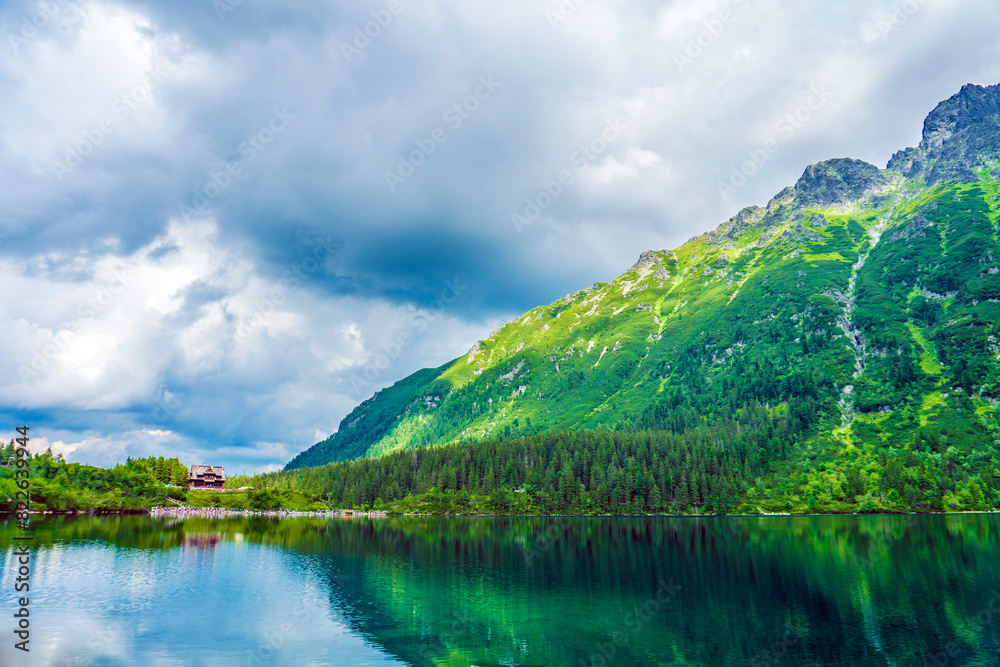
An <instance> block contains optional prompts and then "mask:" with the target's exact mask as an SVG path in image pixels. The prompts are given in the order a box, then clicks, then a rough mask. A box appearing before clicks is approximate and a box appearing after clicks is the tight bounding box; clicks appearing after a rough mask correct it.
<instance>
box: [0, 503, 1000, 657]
mask: <svg viewBox="0 0 1000 667" xmlns="http://www.w3.org/2000/svg"><path fill="white" fill-rule="evenodd" d="M998 528H1000V517H996V516H992V515H963V516H923V517H916V516H896V517H879V516H876V517H762V518H735V517H734V518H711V519H695V518H656V519H622V518H606V519H605V518H563V519H559V518H554V519H542V518H399V519H397V518H389V519H375V520H369V519H355V520H353V521H349V522H348V521H339V520H325V519H305V518H302V519H287V520H269V519H259V518H241V519H224V520H206V519H188V520H186V521H176V520H169V521H158V520H154V519H149V518H145V517H120V518H110V517H105V518H79V519H71V520H66V519H52V520H46V521H43V522H39V523H37V524H36V530H35V536H36V542H37V543H39V544H41V545H43V546H42V548H41V549H40V550H39V553H38V558H37V564H36V573H37V576H38V579H37V580H36V581H37V582H38V589H37V590H39V591H42V592H41V593H40V594H39V595H40V596H42V597H41V598H40V599H38V604H37V609H38V610H39V611H38V618H37V619H36V621H37V623H38V625H35V626H33V629H34V630H35V632H36V633H37V634H33V638H35V637H37V639H38V640H39V642H40V643H42V642H45V641H48V642H49V644H48V645H49V646H50V647H51V649H50V650H51V652H52V655H54V656H75V655H83V656H85V657H86V659H91V658H93V657H94V656H96V655H98V654H96V653H94V654H93V655H91V654H88V653H86V651H84V652H83V653H82V654H81V653H79V650H80V649H79V648H78V647H77V646H76V645H75V644H74V642H83V644H82V646H84V647H87V646H88V645H89V644H88V642H90V641H92V640H91V639H90V638H92V637H94V636H100V635H101V628H100V627H89V629H87V630H85V631H84V632H82V633H80V634H79V635H78V636H70V634H71V633H69V632H68V631H66V630H65V627H66V626H65V625H64V623H65V619H64V618H62V620H60V617H65V616H67V615H68V614H74V615H79V616H83V617H89V618H93V619H95V622H97V623H98V625H100V624H101V623H104V624H107V623H118V624H120V625H121V628H122V630H121V633H120V635H121V636H118V637H116V638H115V641H114V642H110V641H109V642H107V644H108V646H107V647H106V648H104V647H99V648H102V650H104V651H105V652H106V653H105V654H106V655H108V656H118V657H120V658H121V659H123V660H125V661H126V663H127V664H133V662H134V661H136V660H138V659H140V658H141V660H142V662H144V663H148V664H151V665H157V664H206V665H210V664H254V661H258V662H259V663H260V664H379V663H382V664H385V663H391V662H394V661H395V662H404V663H407V664H415V665H422V666H423V665H427V666H430V665H444V664H447V665H471V664H476V665H548V664H555V665H611V664H615V665H619V664H621V665H629V664H650V665H668V664H689V665H690V664H695V665H698V664H701V665H730V664H755V665H776V664H787V665H829V664H833V665H889V664H892V665H911V664H912V665H924V664H925V663H926V664H947V665H965V664H968V665H974V664H981V665H993V664H1000V592H998V589H1000V563H998V561H1000V559H998V558H997V556H998V554H1000V549H998V547H1000V543H998V533H997V531H998ZM10 536H11V533H10V527H9V525H8V526H7V528H5V529H4V531H3V532H0V540H3V541H2V542H0V546H2V547H3V548H4V550H5V552H6V551H7V547H8V545H9V544H10ZM7 570H8V568H5V569H4V575H3V576H4V581H3V583H2V587H3V588H2V591H3V592H2V594H0V596H6V597H5V598H4V599H5V601H7V600H9V599H10V596H11V595H12V594H11V591H12V589H13V587H12V584H11V582H10V575H9V573H8V571H7ZM85 572H87V573H92V574H82V573H85ZM304 602H305V603H308V604H305V605H304ZM32 604H35V600H34V599H33V603H32ZM991 605H992V606H991ZM126 609H128V610H131V613H130V615H125V614H124V610H126ZM43 610H44V611H43ZM46 619H48V620H46ZM57 628H60V629H58V630H57ZM282 628H284V629H282ZM50 633H51V634H50ZM269 633H271V634H270V635H269ZM274 633H277V634H274ZM262 646H263V647H264V649H265V650H264V651H263V652H261V650H260V649H261V647H262ZM92 648H93V647H92ZM0 650H6V649H0ZM74 650H77V651H78V653H76V654H74V653H73V651H74ZM95 650H96V649H95ZM60 651H61V652H60ZM200 651H208V653H206V654H205V655H204V656H202V654H201V653H200ZM213 652H214V653H213ZM105 654H101V655H105ZM4 655H6V654H3V653H0V657H2V656H4ZM234 656H236V657H234ZM175 658H176V659H179V662H177V660H175ZM209 658H211V659H209ZM60 659H62V658H60ZM234 659H236V660H239V661H240V662H238V663H234V662H232V660H234ZM171 660H173V661H171ZM215 660H222V662H217V661H215ZM227 661H228V662H227ZM935 661H937V662H935ZM942 661H943V662H942ZM38 664H42V663H38ZM44 664H49V663H48V662H46V663H44ZM56 664H59V663H58V662H57V663H56ZM69 664H73V663H69ZM81 664H91V663H86V662H84V663H81ZM93 664H97V663H93ZM102 664H112V663H102ZM123 664H125V663H123Z"/></svg>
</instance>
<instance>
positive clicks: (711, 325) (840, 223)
mask: <svg viewBox="0 0 1000 667" xmlns="http://www.w3.org/2000/svg"><path fill="white" fill-rule="evenodd" d="M998 127H1000V86H990V87H982V86H973V85H971V84H970V85H969V86H965V87H963V88H962V90H961V91H960V92H959V93H958V94H956V95H955V96H953V97H952V98H949V100H946V101H944V102H942V103H941V104H939V105H937V107H935V109H934V110H933V111H932V112H931V114H930V115H928V117H927V120H925V123H924V130H923V137H922V140H921V142H920V144H919V145H918V146H916V147H913V148H908V149H905V150H903V151H900V152H898V153H896V154H895V155H894V156H893V158H892V159H891V160H890V161H889V164H888V167H887V169H879V168H878V167H876V166H875V165H871V164H869V163H867V162H864V161H861V160H856V159H852V158H834V159H831V160H825V161H822V162H819V163H816V164H814V165H809V166H808V167H806V168H805V170H804V171H803V173H802V176H800V178H799V179H798V180H797V181H796V183H795V184H794V185H792V186H789V187H787V188H785V189H784V190H782V191H781V192H779V193H778V194H776V195H775V196H774V197H773V198H772V199H771V200H770V201H769V202H768V203H767V204H766V205H765V206H749V207H746V208H744V209H743V210H741V211H739V212H738V213H737V214H736V215H734V216H732V217H731V218H730V219H729V220H727V221H725V222H724V223H722V224H721V225H720V226H719V227H717V228H716V229H714V230H711V231H709V232H706V233H704V234H701V235H699V236H695V237H693V238H691V239H689V240H688V241H687V242H685V243H684V244H682V245H681V246H680V247H678V248H676V249H673V250H650V251H646V252H643V253H642V254H641V255H640V258H639V261H638V262H636V263H635V264H634V265H633V266H632V267H630V268H629V269H628V270H627V271H626V272H625V273H623V274H622V275H620V276H618V277H617V278H615V279H614V280H612V281H609V282H607V283H596V284H595V285H593V286H591V287H588V288H584V289H582V290H579V291H577V292H574V293H571V294H569V295H566V296H565V297H563V298H562V299H558V300H556V301H555V302H553V303H552V304H548V305H544V306H539V307H537V308H534V309H532V310H530V311H528V312H527V313H525V314H523V315H521V316H520V317H518V318H516V319H515V320H513V321H512V322H510V323H507V324H506V325H504V326H503V327H501V328H500V329H499V330H497V331H495V332H493V333H492V334H491V335H490V336H488V337H487V338H486V339H485V340H482V341H478V342H477V343H476V344H475V345H473V347H472V348H471V349H470V350H469V352H468V353H467V354H465V355H463V356H462V357H459V358H458V359H456V360H454V361H452V362H449V363H448V364H445V365H443V366H441V367H440V368H439V369H434V370H433V371H431V370H427V369H425V371H421V372H420V373H421V374H422V375H420V374H415V375H414V376H410V377H409V378H405V379H404V380H402V381H400V382H399V383H397V384H396V385H393V386H392V387H388V388H386V389H385V390H383V391H382V392H380V394H379V395H378V396H377V397H373V398H372V399H369V400H368V401H366V402H365V403H363V404H362V405H361V406H359V407H358V408H357V409H356V410H355V411H353V412H352V413H351V414H350V415H348V417H347V418H345V419H344V420H343V422H341V426H340V428H339V429H338V431H337V433H335V434H333V435H332V436H331V437H330V438H328V439H327V440H324V441H323V442H321V443H317V445H315V446H314V447H312V448H310V449H308V450H306V451H305V452H303V453H301V454H299V455H298V456H297V457H296V458H295V459H293V460H292V461H291V462H290V463H289V464H288V466H287V467H286V469H287V470H293V469H296V468H300V467H304V466H316V465H323V464H326V463H329V462H331V461H337V460H344V459H350V458H357V457H374V456H380V455H382V454H386V453H389V452H393V451H397V450H401V449H409V448H413V447H423V446H427V445H438V444H445V443H449V442H461V441H469V442H474V441H477V440H481V439H485V438H497V437H500V438H503V437H510V438H514V437H527V436H531V435H534V434H538V433H545V432H553V431H558V430H561V429H569V430H594V429H634V428H653V429H665V430H668V431H672V432H677V433H681V432H685V430H687V429H691V428H699V427H704V426H711V424H715V423H723V422H725V423H730V422H731V421H732V420H733V419H735V416H737V415H740V414H744V413H746V414H751V413H754V411H755V410H757V409H758V407H755V406H759V409H763V410H765V411H767V413H768V414H772V415H774V416H775V417H781V418H783V419H788V418H794V421H795V422H796V423H797V424H798V425H799V426H798V428H800V429H801V432H802V433H803V434H805V435H803V437H802V440H801V442H800V443H798V444H797V445H796V447H795V450H794V451H791V452H783V453H782V455H783V456H786V457H788V463H787V465H788V466H791V468H794V470H795V473H794V475H791V474H790V475H789V476H788V480H792V479H795V480H798V482H795V483H796V484H799V486H795V487H794V488H791V490H789V489H785V486H787V485H788V484H792V482H791V481H787V480H784V479H782V480H778V481H775V482H773V483H771V484H770V485H768V484H763V485H762V487H761V488H755V489H750V490H747V489H744V490H743V491H744V493H746V494H748V495H747V497H748V498H752V497H755V496H754V495H753V494H758V495H760V494H763V495H765V496H766V495H767V494H769V493H786V494H787V495H789V497H799V496H800V495H801V494H802V493H803V491H802V489H803V488H808V487H809V485H818V487H817V488H820V487H822V489H823V490H822V491H819V490H817V491H815V492H810V493H813V494H814V496H813V497H819V495H818V494H820V493H823V494H831V497H834V496H836V494H838V493H846V491H844V489H847V488H852V489H854V490H855V491H858V493H853V494H847V496H845V497H848V496H849V499H848V500H847V501H844V502H854V501H853V500H850V498H855V497H858V498H860V497H865V498H867V497H869V496H870V494H871V493H873V492H874V491H873V489H876V490H878V491H879V492H881V493H882V494H883V498H884V496H885V494H886V493H889V492H890V491H894V492H895V493H896V495H897V496H899V497H902V496H903V495H905V494H906V493H910V491H909V489H911V488H917V487H919V486H920V484H921V483H922V482H920V480H919V479H917V478H914V479H906V480H905V483H904V482H903V481H900V482H899V484H897V485H896V486H889V487H886V486H884V482H883V481H879V479H877V478H878V476H879V473H878V472H876V470H875V469H874V468H871V467H870V466H871V465H875V464H874V463H873V462H878V465H885V464H886V461H888V462H889V463H891V461H892V460H894V458H893V457H895V458H898V459H900V460H905V461H907V462H908V464H910V465H912V466H913V468H914V470H917V469H918V466H923V468H921V470H924V471H925V472H926V471H927V470H931V469H933V470H940V466H942V465H944V464H942V463H941V461H939V460H937V459H935V458H934V457H935V456H936V457H939V458H940V457H942V456H943V457H945V458H946V459H947V460H948V461H956V460H960V461H964V460H965V459H964V458H962V457H976V456H979V457H982V456H985V455H986V454H985V452H986V449H984V448H990V450H991V451H993V450H995V449H996V444H995V443H996V442H1000V432H997V431H998V429H995V425H996V422H997V412H996V411H997V405H998V399H1000V365H998V363H997V362H998V360H1000V350H998V349H997V340H998V338H1000V326H998V323H1000V275H998V274H1000V266H998V261H997V259H998V258H1000V244H998V242H997V233H996V228H997V220H998V218H1000V214H998V210H997V205H998V204H997V203H998V202H1000V183H998V181H997V177H996V175H995V169H996V165H997V161H998V159H1000V134H991V132H993V131H994V130H995V129H996V128H998ZM747 411H749V412H747ZM365 420H368V421H367V422H366V421H365ZM727 420H728V421H727ZM369 422H371V423H378V424H379V428H377V429H374V430H371V429H369V430H359V429H358V425H359V424H365V423H369ZM990 455H991V456H992V454H990ZM886 456H889V457H890V458H889V459H886V458H885V457H886ZM845 457H846V458H848V459H853V460H854V461H853V463H852V464H851V465H852V466H853V467H851V468H850V469H846V468H844V467H843V466H846V465H847V463H844V459H845ZM928 457H929V458H928ZM969 460H973V459H972V458H970V459H969ZM976 460H978V459H976ZM817 461H821V462H822V463H820V464H817ZM781 465H785V464H781ZM815 465H820V466H826V467H827V468H826V469H827V470H828V472H827V473H823V474H820V473H817V472H816V471H815V470H813V466H815ZM865 466H869V467H865ZM935 466H938V467H935ZM779 467H780V466H779ZM877 467H878V466H876V468H877ZM914 474H916V473H914ZM921 474H924V473H921ZM926 474H927V475H929V476H932V475H931V473H926ZM935 474H938V473H935ZM990 474H992V473H990ZM852 476H853V477H852ZM987 476H988V475H987ZM938 477H940V478H941V479H945V480H950V481H951V487H950V488H949V489H948V490H947V491H941V492H940V493H949V494H951V496H949V497H957V495H958V494H960V493H965V494H967V495H970V497H971V495H975V493H974V491H973V490H972V488H973V487H972V486H970V485H971V484H976V485H977V486H976V488H980V486H982V487H985V488H987V489H991V488H993V487H992V486H990V484H992V483H993V482H991V481H990V480H985V479H983V478H982V476H980V477H977V478H976V479H978V481H976V480H971V481H970V480H969V479H966V480H964V481H962V480H960V479H959V480H954V479H952V477H951V474H950V473H948V474H945V473H940V474H938ZM858 479H862V480H863V481H862V482H857V480H858ZM900 479H901V480H902V479H903V477H900ZM991 479H993V478H991ZM817 480H819V481H817ZM851 480H855V481H851ZM962 484H965V486H961V485H962ZM765 487H769V488H765ZM897 487H898V488H897ZM996 487H997V488H1000V471H998V472H997V475H996ZM775 489H777V490H775ZM782 489H784V490H782ZM751 492H752V493H751ZM935 492H936V493H939V492H938V491H935ZM913 493H916V492H913ZM911 495H912V494H911ZM940 497H941V496H940V495H939V496H938V501H936V502H938V504H940ZM762 502H764V501H763V500H762ZM767 502H768V503H770V506H771V507H774V506H775V503H778V505H777V506H781V503H785V504H786V505H788V506H789V507H791V506H793V505H794V506H797V505H795V504H794V502H793V501H792V500H787V501H786V500H778V499H776V498H773V497H770V498H768V499H767ZM796 502H798V501H796ZM857 502H861V501H860V500H858V501H857Z"/></svg>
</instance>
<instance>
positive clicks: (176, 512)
mask: <svg viewBox="0 0 1000 667" xmlns="http://www.w3.org/2000/svg"><path fill="white" fill-rule="evenodd" d="M14 514H16V512H15V511H13V510H0V518H6V517H7V515H14ZM29 514H30V515H33V516H139V515H146V516H149V517H155V518H163V517H165V518H178V519H183V518H220V519H226V518H248V517H262V518H289V519H291V518H306V517H311V518H330V519H355V518H357V519H382V518H389V517H442V518H443V517H470V518H472V517H482V518H499V517H506V518H549V519H557V518H582V519H587V518H602V519H608V518H615V517H618V518H622V519H657V518H664V519H665V518H670V519H685V518H688V519H707V518H725V517H733V518H754V517H757V518H763V517H813V518H816V517H835V516H963V515H970V514H1000V510H964V511H961V512H864V513H860V512H831V513H822V514H815V513H814V514H798V513H791V512H787V513H785V512H781V513H776V512H765V513H753V514H429V513H420V512H406V513H400V514H393V513H389V512H385V511H375V510H372V511H367V512H364V511H360V510H353V511H349V512H348V511H344V510H342V509H336V510H332V509H331V510H289V509H268V510H234V509H229V508H225V507H190V506H185V507H151V508H149V509H132V510H42V511H38V510H31V511H29Z"/></svg>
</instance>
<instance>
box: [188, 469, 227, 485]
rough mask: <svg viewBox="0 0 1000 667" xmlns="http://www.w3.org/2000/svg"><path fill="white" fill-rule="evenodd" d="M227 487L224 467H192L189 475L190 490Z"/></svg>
mask: <svg viewBox="0 0 1000 667" xmlns="http://www.w3.org/2000/svg"><path fill="white" fill-rule="evenodd" d="M225 485H226V472H225V468H224V467H223V466H207V465H200V466H191V474H190V475H188V488H189V489H222V488H223V487H224V486H225Z"/></svg>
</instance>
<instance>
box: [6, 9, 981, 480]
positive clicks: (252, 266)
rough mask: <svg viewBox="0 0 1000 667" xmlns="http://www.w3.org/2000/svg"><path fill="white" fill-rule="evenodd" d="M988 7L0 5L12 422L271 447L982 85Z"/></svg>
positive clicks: (899, 143) (891, 140)
mask: <svg viewBox="0 0 1000 667" xmlns="http://www.w3.org/2000/svg"><path fill="white" fill-rule="evenodd" d="M998 27H1000V5H998V4H997V3H996V2H994V1H993V0H947V1H945V0H895V1H893V2H889V1H883V0H874V1H873V0H865V1H863V2H862V1H855V0H843V1H839V2H836V3H829V2H828V3H812V2H810V3H803V2H792V1H791V0H787V1H784V2H782V1H778V0H674V1H667V2H640V1H634V2H625V1H623V0H561V1H560V0H534V1H530V2H529V1H526V0H505V2H503V3H498V2H486V1H483V0H463V1H462V2H458V1H457V0H451V1H448V0H421V1H420V2H415V1H413V0H371V1H369V0H352V1H351V2H346V1H340V2H326V3H321V2H316V1H315V0H311V1H309V2H304V1H301V0H282V1H280V2H278V1H273V2H272V1H263V0H199V1H198V2H187V1H179V0H171V1H169V2H167V1H162V2H161V1H158V0H135V1H127V0H123V1H120V2H110V1H103V0H101V1H98V0H80V1H78V2H75V1H70V0H46V1H45V2H40V3H36V2H20V1H16V0H15V1H5V2H2V3H0V350H2V354H0V423H2V424H3V426H0V434H2V433H3V432H5V431H9V432H10V436H9V437H13V435H14V428H15V427H16V426H18V425H20V424H27V425H30V426H31V429H32V430H31V435H32V437H33V439H32V449H35V450H37V449H41V448H46V447H51V448H52V449H53V451H54V452H57V453H62V454H64V456H66V458H67V459H68V460H70V461H79V462H81V463H87V464H93V465H105V466H107V465H113V464H115V463H117V462H123V461H124V460H125V459H126V457H129V456H131V457H141V456H150V455H153V456H156V455H166V456H177V457H179V458H180V459H181V461H182V462H184V463H186V464H189V465H190V464H193V463H210V464H217V465H219V464H221V465H225V466H226V467H227V471H229V472H230V473H232V472H237V473H238V472H243V471H245V472H247V473H252V472H259V471H266V470H274V469H278V468H280V467H281V466H283V465H284V463H286V462H287V461H288V460H289V459H291V458H292V457H293V456H294V455H295V454H296V453H298V452H300V451H302V450H304V449H306V448H307V447H309V446H310V445H312V444H313V443H315V442H317V441H319V440H322V439H324V438H325V437H327V436H328V435H329V434H331V433H333V432H334V431H335V430H336V429H337V425H338V424H339V422H340V420H341V419H343V417H344V416H346V415H347V413H348V412H350V410H351V409H352V408H353V407H354V406H356V405H357V404H358V403H359V402H361V401H363V400H365V399H366V398H368V397H369V396H371V395H372V394H373V393H374V392H375V391H377V390H379V389H381V388H383V387H385V386H388V385H390V384H392V383H394V382H396V381H398V380H400V379H401V378H403V377H405V376H407V375H408V374H410V373H412V372H413V371H415V370H418V369H420V368H424V367H435V366H439V365H441V364H443V363H445V362H447V361H449V360H451V359H453V358H455V357H457V356H459V355H461V354H463V353H464V352H465V351H467V350H468V349H469V348H470V347H471V346H472V344H473V343H474V342H475V341H476V340H479V339H482V338H484V337H486V336H488V335H489V332H490V331H491V330H493V329H494V328H496V327H497V326H498V325H500V324H501V323H502V322H504V321H508V320H510V319H513V318H514V317H516V316H517V315H518V314H520V313H522V312H524V311H526V310H529V309H531V308H533V307H535V306H538V305H541V304H545V303H549V302H551V301H554V300H555V299H558V298H560V297H561V296H563V295H565V294H567V293H570V292H573V291H576V290H577V289H581V288H583V287H586V286H588V285H590V284H593V283H594V282H597V281H604V280H610V279H612V278H614V277H615V276H617V275H619V274H620V273H622V272H624V271H625V270H626V269H628V267H629V266H630V265H631V264H632V263H634V262H635V261H636V259H637V258H638V257H639V255H640V253H642V252H643V251H645V250H649V249H669V248H674V247H677V246H678V245H680V244H681V243H683V242H684V241H685V240H687V239H688V238H690V237H692V236H696V235H699V234H702V233H704V232H706V231H709V230H711V229H714V228H715V227H716V226H718V225H719V224H720V223H722V222H723V221H725V220H726V219H728V218H729V217H730V216H732V215H733V214H735V213H736V212H737V211H739V210H740V209H741V208H743V207H744V206H748V205H752V204H758V205H759V204H764V203H766V202H767V201H768V199H770V198H771V197H772V196H773V195H774V194H775V193H777V192H778V191H780V190H781V189H782V188H784V187H785V186H788V185H792V184H794V182H795V181H796V180H797V178H798V177H799V175H801V173H802V171H803V170H804V168H805V167H806V166H807V165H809V164H813V163H816V162H819V161H821V160H824V159H828V158H835V157H854V158H860V159H863V160H867V161H869V162H872V163H874V164H876V165H878V166H880V167H884V166H885V164H886V162H887V161H888V160H889V158H890V157H891V156H892V154H893V153H894V152H895V151H897V150H900V149H902V148H905V147H907V146H912V145H915V144H916V143H918V142H919V140H920V136H921V127H922V122H923V118H924V117H925V116H926V115H927V113H928V112H929V111H930V110H931V109H933V108H934V106H935V105H936V104H937V103H938V102H940V101H941V100H944V99H946V98H948V97H950V96H951V95H953V94H955V93H956V92H958V90H959V89H960V88H961V86H962V85H963V84H965V83H978V84H982V85H988V84H994V83H998V82H1000V39H998V38H997V36H996V35H997V34H998V30H997V29H998Z"/></svg>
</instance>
